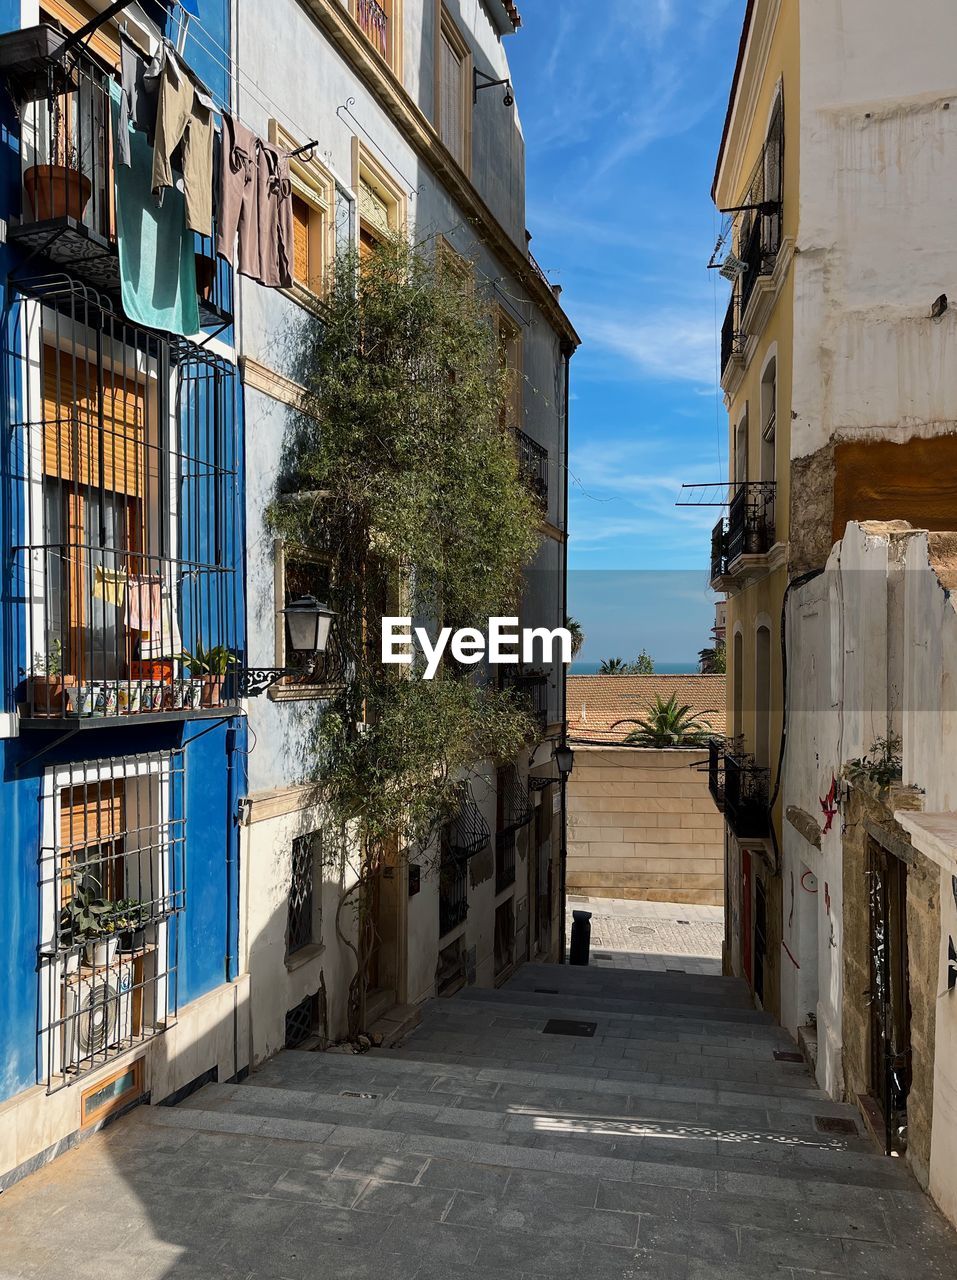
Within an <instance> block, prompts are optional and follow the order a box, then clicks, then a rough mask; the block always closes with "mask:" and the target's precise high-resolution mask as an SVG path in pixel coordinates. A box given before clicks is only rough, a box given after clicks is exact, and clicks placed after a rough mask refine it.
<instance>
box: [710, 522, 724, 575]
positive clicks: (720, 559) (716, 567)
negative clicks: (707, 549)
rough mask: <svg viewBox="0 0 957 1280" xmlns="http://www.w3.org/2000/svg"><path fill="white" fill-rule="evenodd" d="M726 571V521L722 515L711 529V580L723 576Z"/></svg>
mask: <svg viewBox="0 0 957 1280" xmlns="http://www.w3.org/2000/svg"><path fill="white" fill-rule="evenodd" d="M727 571H728V522H727V520H725V518H724V516H722V517H721V519H720V520H719V521H718V523H717V524H716V525H715V526H714V528H713V529H712V530H711V581H712V582H716V581H717V580H718V579H719V578H723V577H724V575H725V574H726V573H727Z"/></svg>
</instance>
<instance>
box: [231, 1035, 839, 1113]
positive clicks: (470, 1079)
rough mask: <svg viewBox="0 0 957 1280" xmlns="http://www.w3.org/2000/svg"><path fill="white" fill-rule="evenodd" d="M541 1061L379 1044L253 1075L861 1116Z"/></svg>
mask: <svg viewBox="0 0 957 1280" xmlns="http://www.w3.org/2000/svg"><path fill="white" fill-rule="evenodd" d="M541 1065H542V1064H539V1069H538V1070H515V1069H512V1068H508V1067H501V1066H499V1065H496V1064H490V1065H488V1066H480V1065H476V1064H475V1063H471V1062H461V1063H454V1064H451V1063H448V1062H441V1061H437V1060H435V1059H433V1058H429V1057H427V1056H425V1055H413V1054H412V1053H411V1052H410V1050H409V1049H408V1048H406V1049H404V1050H402V1051H398V1052H396V1051H389V1050H374V1051H372V1052H370V1053H367V1054H362V1055H353V1054H341V1053H336V1052H331V1053H299V1052H294V1051H289V1052H285V1053H283V1054H281V1055H280V1056H279V1057H277V1058H275V1059H272V1060H271V1061H270V1062H267V1063H265V1064H264V1065H263V1066H262V1067H260V1068H259V1069H258V1070H257V1071H256V1072H255V1073H254V1075H253V1076H252V1081H253V1083H259V1082H263V1083H268V1084H274V1083H278V1082H282V1081H283V1080H289V1081H290V1082H291V1083H293V1084H296V1083H298V1084H299V1086H300V1087H308V1086H309V1085H311V1084H313V1083H315V1084H316V1085H320V1086H321V1085H322V1084H323V1082H324V1081H326V1080H330V1079H332V1080H334V1081H336V1082H337V1086H338V1087H339V1088H343V1089H351V1088H354V1089H357V1090H360V1091H368V1090H369V1089H371V1088H373V1086H374V1085H379V1086H382V1087H383V1088H387V1089H388V1090H389V1091H391V1089H392V1088H395V1087H399V1086H401V1087H403V1088H409V1089H415V1088H418V1089H419V1091H420V1092H423V1091H425V1092H428V1091H431V1090H434V1089H437V1090H440V1091H441V1092H443V1093H449V1094H454V1095H457V1096H461V1097H469V1096H474V1097H489V1096H495V1094H496V1092H501V1091H502V1090H516V1091H520V1090H529V1089H536V1090H541V1091H542V1092H543V1093H552V1094H555V1093H557V1094H561V1095H577V1096H581V1097H586V1098H587V1097H590V1096H593V1095H594V1096H597V1097H598V1098H602V1097H604V1096H608V1097H611V1098H628V1097H634V1098H636V1099H639V1100H642V1101H644V1102H651V1101H659V1102H667V1103H673V1104H676V1105H685V1106H691V1107H693V1106H695V1105H696V1104H699V1103H700V1104H706V1105H715V1106H717V1105H722V1106H727V1107H734V1108H736V1109H740V1108H741V1107H751V1106H754V1107H758V1108H765V1109H768V1110H770V1111H773V1112H775V1113H776V1114H778V1115H780V1116H783V1115H784V1114H785V1113H793V1114H797V1115H834V1116H847V1117H851V1116H854V1115H856V1112H855V1111H854V1109H853V1108H851V1107H847V1106H845V1105H844V1104H842V1103H834V1102H830V1101H829V1100H828V1099H827V1098H825V1096H824V1095H823V1093H821V1092H820V1091H819V1090H816V1089H812V1090H810V1091H808V1092H807V1093H805V1092H803V1091H802V1092H801V1093H797V1092H796V1091H795V1090H793V1089H779V1090H776V1091H775V1090H771V1091H768V1090H765V1089H760V1090H759V1089H757V1088H754V1089H752V1088H748V1087H744V1088H742V1089H732V1088H730V1087H728V1086H727V1085H726V1084H724V1083H719V1084H718V1085H714V1084H704V1083H702V1082H700V1081H699V1082H696V1083H695V1084H693V1085H687V1084H680V1083H677V1082H676V1083H674V1084H672V1083H656V1082H652V1081H650V1080H648V1079H647V1078H645V1077H644V1076H641V1075H639V1074H638V1073H627V1072H622V1073H619V1075H620V1078H610V1077H608V1075H607V1073H603V1072H600V1071H599V1072H596V1071H592V1072H590V1073H589V1074H584V1073H583V1071H582V1070H581V1069H579V1070H578V1071H575V1072H572V1071H571V1070H566V1071H561V1070H558V1071H554V1072H553V1071H543V1070H542V1069H541Z"/></svg>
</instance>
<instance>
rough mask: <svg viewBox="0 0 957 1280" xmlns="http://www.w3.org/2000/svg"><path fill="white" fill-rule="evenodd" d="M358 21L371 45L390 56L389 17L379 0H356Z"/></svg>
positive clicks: (386, 56) (385, 55) (385, 56)
mask: <svg viewBox="0 0 957 1280" xmlns="http://www.w3.org/2000/svg"><path fill="white" fill-rule="evenodd" d="M356 21H357V22H358V23H359V26H360V27H361V28H362V30H363V31H364V32H365V34H366V36H367V37H368V39H369V41H370V43H371V44H372V45H374V46H375V48H376V49H377V50H378V51H379V53H381V54H382V56H383V58H388V56H389V15H388V13H387V12H386V11H385V9H384V8H383V7H382V5H381V4H379V3H377V0H356Z"/></svg>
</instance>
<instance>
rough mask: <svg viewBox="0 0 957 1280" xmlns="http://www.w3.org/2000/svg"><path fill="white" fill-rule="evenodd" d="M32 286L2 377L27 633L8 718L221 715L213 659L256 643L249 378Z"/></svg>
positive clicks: (102, 310) (70, 295)
mask: <svg viewBox="0 0 957 1280" xmlns="http://www.w3.org/2000/svg"><path fill="white" fill-rule="evenodd" d="M18 290H19V291H18V293H17V295H16V296H15V298H14V301H13V303H12V307H11V312H12V315H11V320H10V323H9V325H8V326H7V328H6V330H5V334H4V337H5V349H4V352H3V376H4V381H5V388H4V389H5V393H6V398H7V402H8V403H11V404H15V405H17V406H18V410H19V414H20V416H19V417H18V418H16V420H15V421H13V422H12V423H11V425H10V432H11V445H10V451H9V453H8V455H7V456H8V458H9V462H8V464H7V467H8V484H9V486H10V490H11V515H10V535H9V536H10V544H11V550H12V556H13V565H12V569H13V582H14V590H15V593H16V596H17V598H18V600H19V601H21V602H22V604H23V617H24V625H23V631H22V635H21V638H20V640H19V645H20V651H19V653H16V654H13V655H11V656H12V661H11V656H8V668H7V680H6V688H7V704H8V709H10V710H13V709H15V708H16V707H19V710H20V713H21V715H22V716H23V718H24V720H25V721H27V722H30V723H31V724H32V725H33V726H34V727H39V726H41V725H43V724H50V722H55V721H70V722H73V723H75V724H77V725H78V726H80V727H86V726H87V725H89V724H90V723H92V722H93V721H94V720H97V719H99V718H100V717H116V718H117V719H118V720H119V719H120V718H121V717H129V718H130V719H133V718H140V719H142V717H143V716H146V715H161V716H167V715H174V716H179V717H182V716H189V715H195V714H210V709H216V708H219V707H221V706H222V704H223V700H224V692H223V691H224V679H223V677H222V676H219V675H217V674H216V673H215V672H208V671H207V672H206V673H201V671H200V667H201V666H202V663H201V661H199V659H198V657H197V655H198V654H199V651H200V650H201V649H202V650H207V651H208V650H210V649H217V648H219V649H221V650H224V651H226V652H227V653H236V652H238V650H239V648H240V644H241V637H242V631H241V627H240V616H241V615H240V608H241V603H240V593H241V582H240V580H239V576H238V570H239V565H240V563H241V555H240V548H239V541H238V540H239V535H240V523H241V522H240V512H239V509H238V494H239V461H240V440H239V428H238V420H237V418H238V415H237V412H236V370H235V366H233V365H231V364H230V363H229V362H228V361H226V360H224V359H222V358H221V357H219V356H217V355H215V354H213V353H211V352H210V351H209V350H208V349H206V348H203V347H199V346H196V345H195V344H194V343H191V342H188V341H186V340H183V339H171V338H168V337H166V336H164V335H162V334H158V333H154V332H152V331H149V330H145V329H141V328H138V327H137V326H135V325H132V324H130V323H129V322H128V321H127V320H125V319H124V318H123V317H122V316H120V315H118V314H117V313H116V312H115V311H114V310H113V308H112V306H111V305H110V303H109V301H108V300H107V299H105V298H104V297H103V296H102V295H100V294H98V293H96V292H94V291H93V290H92V289H90V288H89V287H88V286H86V285H83V284H82V283H80V282H78V281H75V280H72V279H71V278H69V277H66V276H52V277H45V278H43V279H40V280H35V281H31V282H30V283H21V284H19V286H18ZM184 655H192V656H193V657H192V660H191V659H190V657H189V656H184ZM221 656H222V655H221Z"/></svg>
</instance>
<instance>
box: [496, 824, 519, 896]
mask: <svg viewBox="0 0 957 1280" xmlns="http://www.w3.org/2000/svg"><path fill="white" fill-rule="evenodd" d="M515 845H516V839H515V828H514V827H511V828H509V830H508V831H499V832H498V833H497V835H496V837H495V892H496V893H504V891H505V890H506V889H509V888H511V886H512V885H513V884H514V883H515Z"/></svg>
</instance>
